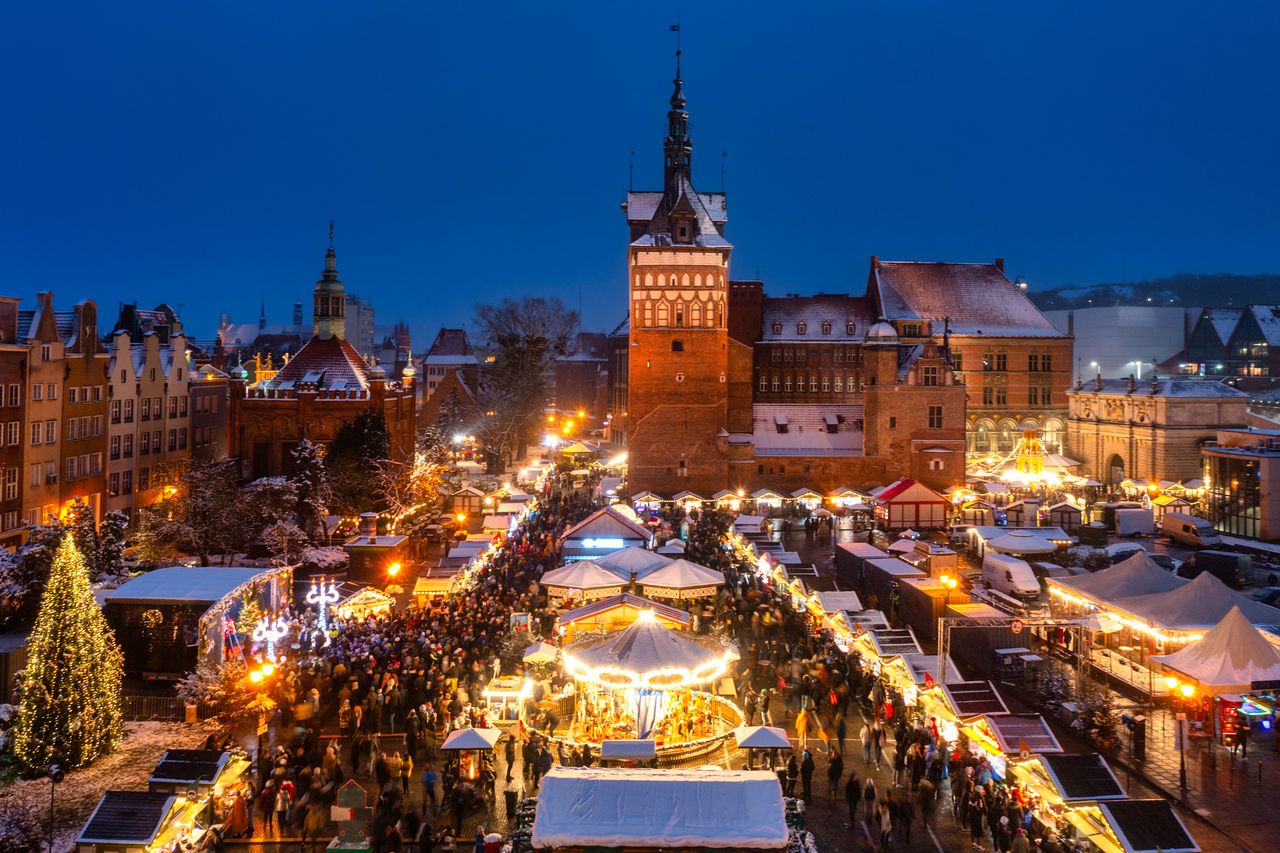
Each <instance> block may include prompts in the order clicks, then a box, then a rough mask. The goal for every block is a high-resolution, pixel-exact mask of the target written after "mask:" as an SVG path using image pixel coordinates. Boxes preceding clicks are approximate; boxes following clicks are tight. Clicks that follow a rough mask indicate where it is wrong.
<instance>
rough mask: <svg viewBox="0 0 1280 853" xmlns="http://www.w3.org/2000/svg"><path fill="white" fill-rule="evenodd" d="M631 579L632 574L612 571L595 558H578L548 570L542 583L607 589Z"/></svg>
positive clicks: (577, 587)
mask: <svg viewBox="0 0 1280 853" xmlns="http://www.w3.org/2000/svg"><path fill="white" fill-rule="evenodd" d="M630 579H631V578H630V575H628V576H627V577H623V576H622V575H621V573H619V572H614V571H610V570H609V569H606V568H605V567H604V566H601V565H600V564H599V563H597V562H596V561H594V560H578V561H576V562H573V563H570V564H569V565H567V566H561V567H560V568H558V569H553V570H552V571H549V572H547V573H546V574H545V575H543V576H542V580H541V581H540V583H541V584H542V585H543V586H554V587H564V588H566V589H607V588H608V587H613V586H621V585H622V584H624V583H626V582H627V581H629V580H630Z"/></svg>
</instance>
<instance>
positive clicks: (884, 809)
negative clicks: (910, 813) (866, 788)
mask: <svg viewBox="0 0 1280 853" xmlns="http://www.w3.org/2000/svg"><path fill="white" fill-rule="evenodd" d="M892 839H893V816H892V814H891V813H890V811H889V804H888V803H887V802H884V803H881V804H880V851H881V853H884V851H885V850H888V849H889V842H890V841H891V840H892Z"/></svg>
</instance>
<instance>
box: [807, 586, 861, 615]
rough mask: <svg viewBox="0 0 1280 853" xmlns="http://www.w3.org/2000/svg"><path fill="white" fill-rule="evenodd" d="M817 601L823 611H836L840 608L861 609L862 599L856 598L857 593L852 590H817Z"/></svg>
mask: <svg viewBox="0 0 1280 853" xmlns="http://www.w3.org/2000/svg"><path fill="white" fill-rule="evenodd" d="M815 594H816V595H817V596H818V603H819V604H821V605H822V612H824V613H838V612H840V611H841V610H854V611H857V610H861V609H862V600H861V599H860V598H858V594H857V593H856V592H853V591H851V590H850V591H843V592H832V591H828V592H818V593H815Z"/></svg>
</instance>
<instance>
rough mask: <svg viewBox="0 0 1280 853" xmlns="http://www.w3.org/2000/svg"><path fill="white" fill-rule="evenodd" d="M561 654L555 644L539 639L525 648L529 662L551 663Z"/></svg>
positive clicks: (525, 655) (526, 658)
mask: <svg viewBox="0 0 1280 853" xmlns="http://www.w3.org/2000/svg"><path fill="white" fill-rule="evenodd" d="M559 654H560V650H559V649H557V648H556V647H555V646H553V645H551V644H550V643H544V642H542V641H538V642H536V643H534V644H533V645H532V646H529V648H527V649H525V650H524V659H525V660H526V661H528V662H529V663H551V661H553V660H555V659H556V656H557V655H559Z"/></svg>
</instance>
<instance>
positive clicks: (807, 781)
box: [800, 749, 814, 803]
mask: <svg viewBox="0 0 1280 853" xmlns="http://www.w3.org/2000/svg"><path fill="white" fill-rule="evenodd" d="M813 771H814V763H813V754H812V753H811V752H809V750H807V749H806V750H805V751H804V754H803V755H802V756H801V758H800V783H801V785H802V787H803V789H804V801H805V802H806V803H807V802H809V800H810V799H812V797H813Z"/></svg>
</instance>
